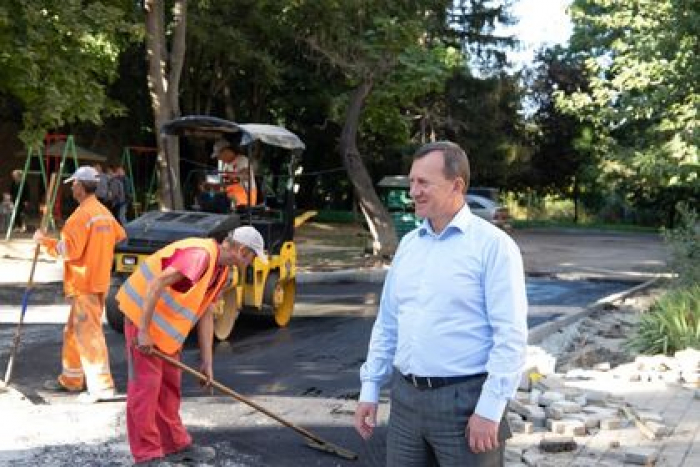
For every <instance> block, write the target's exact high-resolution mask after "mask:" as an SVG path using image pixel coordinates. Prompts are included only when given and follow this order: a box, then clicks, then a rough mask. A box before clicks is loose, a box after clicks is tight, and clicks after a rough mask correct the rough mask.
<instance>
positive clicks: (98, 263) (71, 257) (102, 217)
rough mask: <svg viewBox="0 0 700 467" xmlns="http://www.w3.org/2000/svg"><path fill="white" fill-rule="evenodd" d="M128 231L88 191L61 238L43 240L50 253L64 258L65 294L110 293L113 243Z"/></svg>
mask: <svg viewBox="0 0 700 467" xmlns="http://www.w3.org/2000/svg"><path fill="white" fill-rule="evenodd" d="M125 238H126V232H124V229H123V228H122V226H121V225H119V222H117V220H116V219H115V218H114V216H113V215H112V213H111V212H109V210H108V209H107V208H106V207H105V206H104V205H103V204H102V203H100V202H99V201H98V200H97V198H96V197H95V195H89V196H88V197H87V198H85V199H84V200H83V202H82V203H80V206H78V208H77V209H76V210H75V211H73V214H71V215H70V217H69V218H68V219H67V220H66V223H65V225H64V226H63V229H61V238H60V240H56V239H55V238H45V239H44V240H43V241H42V242H41V243H42V244H43V245H44V246H45V247H46V248H47V252H48V253H49V254H50V255H51V256H61V257H62V258H63V288H64V291H65V293H66V296H68V297H72V296H75V295H82V294H95V293H107V290H109V282H110V271H111V270H112V261H113V260H114V246H115V245H116V244H117V243H119V242H120V241H122V240H123V239H125Z"/></svg>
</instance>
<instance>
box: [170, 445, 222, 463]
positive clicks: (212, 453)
mask: <svg viewBox="0 0 700 467" xmlns="http://www.w3.org/2000/svg"><path fill="white" fill-rule="evenodd" d="M215 457H216V450H215V449H214V448H212V447H210V446H200V445H198V444H194V443H193V444H190V445H189V446H187V447H186V448H185V449H183V450H182V451H178V452H173V453H172V454H168V455H167V456H165V460H167V461H170V462H209V461H210V460H212V459H214V458H215Z"/></svg>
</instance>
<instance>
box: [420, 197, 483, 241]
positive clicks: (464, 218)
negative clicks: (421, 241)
mask: <svg viewBox="0 0 700 467" xmlns="http://www.w3.org/2000/svg"><path fill="white" fill-rule="evenodd" d="M471 219H472V213H471V211H470V210H469V205H468V203H467V202H466V201H465V203H464V206H462V208H461V209H460V210H459V211H457V214H455V216H454V217H453V218H452V220H451V221H450V223H449V224H447V225H446V226H445V229H444V230H443V231H442V232H440V234H439V235H437V234H436V233H435V231H434V230H433V227H432V226H431V225H430V222H428V219H423V223H422V224H421V225H420V227H418V234H419V235H420V236H423V235H426V234H429V235H431V236H433V237H435V236H437V237H442V236H443V235H447V233H448V232H451V231H453V230H456V231H459V232H461V233H464V232H466V231H467V228H468V227H469V224H470V222H471Z"/></svg>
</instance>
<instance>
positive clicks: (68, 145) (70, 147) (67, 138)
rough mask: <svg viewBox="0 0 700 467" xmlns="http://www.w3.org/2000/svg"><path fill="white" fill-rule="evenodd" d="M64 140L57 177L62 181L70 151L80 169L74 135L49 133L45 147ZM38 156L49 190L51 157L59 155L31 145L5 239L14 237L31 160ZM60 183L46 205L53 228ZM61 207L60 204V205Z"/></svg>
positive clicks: (54, 188) (49, 222) (44, 182)
mask: <svg viewBox="0 0 700 467" xmlns="http://www.w3.org/2000/svg"><path fill="white" fill-rule="evenodd" d="M59 141H63V142H65V145H64V147H63V151H62V154H61V159H60V161H59V162H58V175H57V178H58V180H59V181H60V180H61V178H62V176H63V172H64V168H65V162H66V157H67V156H68V154H69V153H70V154H71V155H72V156H73V163H74V165H75V170H77V169H78V167H79V165H78V154H77V152H76V150H75V140H74V139H73V135H58V134H48V135H46V137H45V138H44V147H50V146H51V145H52V144H53V143H55V142H59ZM34 157H36V158H37V159H39V171H40V173H41V181H42V182H43V185H44V189H45V190H48V189H49V187H48V181H47V180H48V177H47V172H48V170H50V168H51V167H50V163H51V158H52V157H57V155H56V156H54V155H53V154H43V151H42V149H41V147H39V146H36V147H29V149H28V150H27V159H26V161H25V162H24V170H23V171H22V180H21V181H20V184H19V189H18V191H17V194H16V195H15V204H14V206H13V209H12V216H11V217H10V223H9V225H8V226H7V232H6V234H5V240H10V238H11V237H12V229H13V227H14V225H15V220H16V217H17V211H18V210H19V203H20V202H21V200H22V192H23V190H24V188H25V185H26V182H27V175H28V174H29V169H30V168H31V162H32V158H34ZM44 158H46V162H44ZM59 185H60V183H56V184H55V186H54V187H53V190H52V192H51V193H49V197H48V200H49V204H48V205H47V206H46V209H50V210H51V212H49V214H48V224H47V225H48V226H49V227H50V228H52V229H55V228H56V223H55V221H54V216H53V214H54V213H53V208H54V207H56V197H57V196H58V188H59ZM59 208H60V205H59Z"/></svg>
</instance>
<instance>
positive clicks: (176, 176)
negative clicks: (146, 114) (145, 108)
mask: <svg viewBox="0 0 700 467" xmlns="http://www.w3.org/2000/svg"><path fill="white" fill-rule="evenodd" d="M163 3H164V2H163V1H159V0H146V2H145V9H146V54H147V57H148V89H149V91H150V94H151V104H152V107H153V117H154V122H155V131H156V142H157V145H158V162H157V164H158V171H159V174H160V200H159V201H160V205H161V207H162V208H163V209H182V207H183V202H182V189H181V186H180V144H179V140H178V138H177V137H173V136H168V137H161V136H160V128H161V127H162V125H163V124H164V123H165V122H167V121H169V120H172V119H173V118H176V117H178V116H179V115H180V103H179V91H180V90H179V88H180V76H181V75H182V66H183V62H184V57H185V32H186V27H187V21H186V20H187V0H175V2H174V4H173V9H172V14H173V26H174V27H173V28H172V30H173V46H172V52H171V53H168V45H167V44H168V42H167V38H166V36H165V10H164V6H163ZM167 70H169V72H168V71H167Z"/></svg>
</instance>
